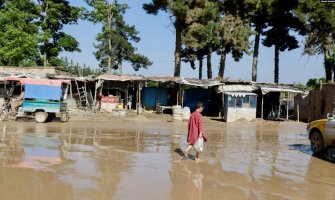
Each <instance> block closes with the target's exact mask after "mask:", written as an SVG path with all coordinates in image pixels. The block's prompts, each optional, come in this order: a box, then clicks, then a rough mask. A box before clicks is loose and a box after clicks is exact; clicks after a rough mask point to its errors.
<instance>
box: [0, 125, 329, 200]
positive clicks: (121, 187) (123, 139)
mask: <svg viewBox="0 0 335 200" xmlns="http://www.w3.org/2000/svg"><path fill="white" fill-rule="evenodd" d="M305 129H306V124H302V123H277V124H276V123H273V124H266V125H264V124H257V123H236V124H225V123H220V122H217V123H207V124H205V130H206V133H207V137H208V142H207V143H206V146H205V151H204V153H203V154H202V159H203V160H202V161H201V162H198V163H196V162H195V161H194V160H192V155H190V156H189V159H187V160H183V159H182V157H181V156H180V155H179V154H178V149H179V148H184V147H185V146H186V142H185V140H186V131H187V124H185V123H177V124H176V123H168V122H160V123H149V122H145V123H144V122H117V123H113V122H69V123H59V122H53V123H46V124H36V123H32V122H7V123H0V177H1V178H0V200H11V199H34V200H35V199H38V200H39V199H41V200H44V199H51V200H53V199H62V200H66V199H97V200H100V199H102V200H104V199H126V200H128V199H181V200H184V199H186V200H187V199H192V200H196V199H204V200H206V199H208V200H215V199H335V165H334V164H333V162H332V160H331V158H330V159H328V160H327V157H326V159H324V158H316V157H314V156H312V155H311V154H312V153H311V150H310V147H309V141H308V139H307V135H306V133H305ZM190 154H194V152H190ZM328 156H330V157H332V154H331V153H328Z"/></svg>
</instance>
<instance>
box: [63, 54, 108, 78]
mask: <svg viewBox="0 0 335 200" xmlns="http://www.w3.org/2000/svg"><path fill="white" fill-rule="evenodd" d="M58 66H61V67H59V69H61V70H63V71H65V72H68V73H71V74H73V75H75V76H89V75H94V76H98V75H100V74H102V71H101V70H98V69H92V68H91V67H90V66H86V64H83V65H80V64H79V63H77V64H74V62H73V60H71V61H70V62H69V61H68V59H67V58H66V57H65V58H60V59H59V60H58Z"/></svg>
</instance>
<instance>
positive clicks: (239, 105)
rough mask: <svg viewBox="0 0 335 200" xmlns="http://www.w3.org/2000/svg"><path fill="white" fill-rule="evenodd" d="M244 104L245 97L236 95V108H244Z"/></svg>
mask: <svg viewBox="0 0 335 200" xmlns="http://www.w3.org/2000/svg"><path fill="white" fill-rule="evenodd" d="M242 105H243V97H241V96H237V97H236V108H242Z"/></svg>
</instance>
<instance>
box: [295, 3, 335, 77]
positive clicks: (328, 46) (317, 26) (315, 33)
mask: <svg viewBox="0 0 335 200" xmlns="http://www.w3.org/2000/svg"><path fill="white" fill-rule="evenodd" d="M334 10H335V4H332V3H321V2H320V1H314V0H304V1H301V2H300V4H299V10H298V11H299V14H300V15H302V16H303V19H305V25H306V29H307V30H306V32H307V38H306V41H305V46H304V47H305V48H304V53H305V54H308V55H315V54H323V55H324V67H325V72H326V80H327V81H330V80H331V79H332V77H331V73H332V71H334V69H335V65H334V64H333V63H334V62H333V61H332V60H334V59H332V58H331V57H334V56H333V55H332V54H333V52H334V51H333V49H334V38H335V23H334V22H335V12H334Z"/></svg>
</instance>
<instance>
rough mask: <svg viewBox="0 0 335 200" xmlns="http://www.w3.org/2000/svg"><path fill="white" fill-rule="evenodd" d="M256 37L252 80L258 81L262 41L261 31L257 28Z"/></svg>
mask: <svg viewBox="0 0 335 200" xmlns="http://www.w3.org/2000/svg"><path fill="white" fill-rule="evenodd" d="M256 32H257V33H256V36H255V46H254V55H253V60H252V75H251V80H252V81H254V82H256V81H257V64H258V52H259V41H260V35H261V33H260V31H259V28H256Z"/></svg>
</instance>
